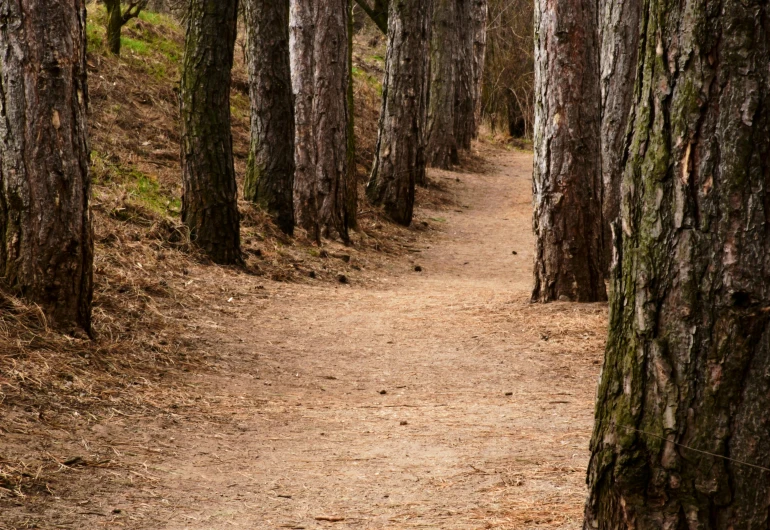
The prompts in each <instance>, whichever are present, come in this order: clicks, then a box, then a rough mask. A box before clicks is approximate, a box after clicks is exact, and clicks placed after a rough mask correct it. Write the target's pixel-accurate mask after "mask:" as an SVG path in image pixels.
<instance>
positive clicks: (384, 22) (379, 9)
mask: <svg viewBox="0 0 770 530" xmlns="http://www.w3.org/2000/svg"><path fill="white" fill-rule="evenodd" d="M355 2H356V4H358V5H359V6H360V7H361V9H363V10H364V12H365V13H366V14H367V15H368V16H369V18H371V19H372V22H374V24H375V25H376V26H377V27H378V28H379V30H380V31H381V32H382V33H383V34H384V35H387V34H388V3H389V0H374V4H373V6H372V7H369V2H368V0H355Z"/></svg>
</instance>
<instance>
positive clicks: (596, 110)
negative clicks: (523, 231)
mask: <svg viewBox="0 0 770 530" xmlns="http://www.w3.org/2000/svg"><path fill="white" fill-rule="evenodd" d="M596 11H597V7H596V3H595V2H593V1H589V0H556V1H555V2H554V1H550V0H538V1H537V2H536V10H535V31H536V35H535V93H536V102H535V168H534V179H533V183H534V186H533V195H534V206H535V214H534V230H535V235H536V238H537V247H536V254H535V288H534V290H533V293H532V300H533V301H540V302H550V301H553V300H573V301H578V302H595V301H599V300H606V298H607V295H606V289H605V285H604V267H603V264H602V228H603V224H602V202H601V193H602V186H601V146H600V141H599V131H600V122H601V118H600V113H601V111H600V95H599V52H598V42H597V27H596V16H597V12H596Z"/></svg>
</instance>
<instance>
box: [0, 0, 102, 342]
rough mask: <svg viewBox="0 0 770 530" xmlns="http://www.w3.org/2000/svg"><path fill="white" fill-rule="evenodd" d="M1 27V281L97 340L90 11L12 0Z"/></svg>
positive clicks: (53, 318) (74, 1)
mask: <svg viewBox="0 0 770 530" xmlns="http://www.w3.org/2000/svg"><path fill="white" fill-rule="evenodd" d="M0 21H2V24H0V236H1V237H0V281H1V282H2V283H3V285H4V286H5V287H6V288H8V289H9V290H11V291H12V292H14V293H16V294H19V295H21V296H24V297H25V298H27V299H29V300H31V301H32V302H34V303H37V304H38V305H40V307H41V308H42V309H43V311H44V312H45V313H46V315H48V317H49V320H50V323H51V325H52V326H53V327H55V328H57V329H60V330H62V331H66V332H75V331H79V332H80V333H83V332H86V333H90V330H91V298H92V293H93V280H92V277H93V238H92V229H91V218H90V213H89V209H88V198H89V193H90V179H89V174H88V156H89V155H88V153H89V150H88V140H87V131H86V106H87V101H88V86H87V83H86V37H85V28H86V12H85V3H84V1H82V0H49V1H47V2H44V3H41V2H39V1H36V0H5V1H3V2H2V3H0Z"/></svg>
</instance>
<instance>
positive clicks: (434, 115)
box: [425, 0, 459, 169]
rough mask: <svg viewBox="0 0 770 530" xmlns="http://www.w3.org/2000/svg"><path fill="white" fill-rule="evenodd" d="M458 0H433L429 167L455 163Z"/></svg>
mask: <svg viewBox="0 0 770 530" xmlns="http://www.w3.org/2000/svg"><path fill="white" fill-rule="evenodd" d="M456 4H457V0H433V23H432V34H431V38H430V95H429V97H428V119H427V121H428V124H427V132H426V138H427V145H426V151H425V157H426V161H427V163H428V165H429V166H432V167H437V168H441V169H449V168H450V167H452V164H453V162H454V161H456V160H457V143H456V142H455V135H454V126H455V125H454V124H455V71H456V64H455V55H454V53H453V48H455V45H453V44H452V43H456V42H457V40H458V38H459V36H458V27H457V20H456V9H455V6H456Z"/></svg>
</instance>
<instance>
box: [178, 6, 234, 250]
mask: <svg viewBox="0 0 770 530" xmlns="http://www.w3.org/2000/svg"><path fill="white" fill-rule="evenodd" d="M237 14H238V1H237V0H192V1H191V2H190V13H189V22H188V24H187V34H186V36H185V56H184V66H183V71H182V85H181V93H180V102H181V117H182V172H183V175H182V180H183V195H182V222H184V223H185V225H187V226H188V227H189V229H190V237H191V239H192V241H193V243H195V244H196V245H197V246H199V247H200V248H201V249H202V250H203V251H204V252H205V253H206V254H207V255H208V256H209V257H210V258H211V259H212V260H213V261H214V262H216V263H221V264H231V263H237V262H239V261H240V260H241V250H240V228H239V220H238V219H239V218H238V202H237V192H238V190H237V186H236V183H235V169H234V167H233V140H232V133H231V131H230V70H231V68H232V64H233V52H234V48H235V34H236V20H237Z"/></svg>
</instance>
